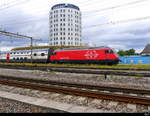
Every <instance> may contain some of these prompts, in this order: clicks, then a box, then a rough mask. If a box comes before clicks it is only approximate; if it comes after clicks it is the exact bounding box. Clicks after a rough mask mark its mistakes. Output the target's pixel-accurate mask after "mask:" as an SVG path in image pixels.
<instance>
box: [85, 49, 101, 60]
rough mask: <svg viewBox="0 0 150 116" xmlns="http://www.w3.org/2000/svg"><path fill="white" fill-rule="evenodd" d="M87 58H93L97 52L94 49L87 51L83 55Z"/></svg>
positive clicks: (96, 55)
mask: <svg viewBox="0 0 150 116" xmlns="http://www.w3.org/2000/svg"><path fill="white" fill-rule="evenodd" d="M84 56H85V57H86V58H87V59H95V58H97V57H98V53H97V52H96V51H95V50H92V51H87V52H86V54H85V55H84Z"/></svg>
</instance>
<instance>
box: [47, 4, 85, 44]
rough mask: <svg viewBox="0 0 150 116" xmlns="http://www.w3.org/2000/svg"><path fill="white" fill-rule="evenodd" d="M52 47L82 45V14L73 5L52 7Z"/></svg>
mask: <svg viewBox="0 0 150 116" xmlns="http://www.w3.org/2000/svg"><path fill="white" fill-rule="evenodd" d="M49 23H50V25H49V45H50V46H80V45H81V36H82V35H81V33H82V32H81V29H82V27H81V25H82V24H81V12H80V9H79V8H78V7H77V6H75V5H72V4H57V5H55V6H53V7H52V9H51V11H50V17H49Z"/></svg>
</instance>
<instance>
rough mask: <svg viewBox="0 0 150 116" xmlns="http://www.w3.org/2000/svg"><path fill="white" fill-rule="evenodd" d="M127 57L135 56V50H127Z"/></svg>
mask: <svg viewBox="0 0 150 116" xmlns="http://www.w3.org/2000/svg"><path fill="white" fill-rule="evenodd" d="M126 55H128V56H131V55H135V50H134V49H133V48H132V49H129V50H126Z"/></svg>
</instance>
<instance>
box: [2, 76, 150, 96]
mask: <svg viewBox="0 0 150 116" xmlns="http://www.w3.org/2000/svg"><path fill="white" fill-rule="evenodd" d="M0 79H1V80H4V79H7V80H16V81H24V82H34V83H37V84H48V85H59V86H68V87H76V88H85V89H94V90H101V91H110V92H123V93H133V94H148V95H150V89H140V88H127V87H118V86H106V85H105V86H104V85H103V86H102V85H92V84H87V83H84V84H83V83H82V84H81V83H73V82H60V81H54V80H42V79H33V78H25V77H24V78H20V77H14V76H4V75H0Z"/></svg>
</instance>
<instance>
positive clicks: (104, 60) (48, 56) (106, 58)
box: [0, 46, 119, 65]
mask: <svg viewBox="0 0 150 116" xmlns="http://www.w3.org/2000/svg"><path fill="white" fill-rule="evenodd" d="M31 54H32V55H31ZM0 62H33V63H37V62H38V63H84V64H108V65H109V64H110V65H112V64H118V63H119V56H118V55H117V54H116V53H115V52H114V51H113V50H112V49H111V48H109V47H105V46H101V47H88V48H63V49H56V50H53V49H35V50H32V52H31V50H17V51H10V52H4V53H1V54H0Z"/></svg>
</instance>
